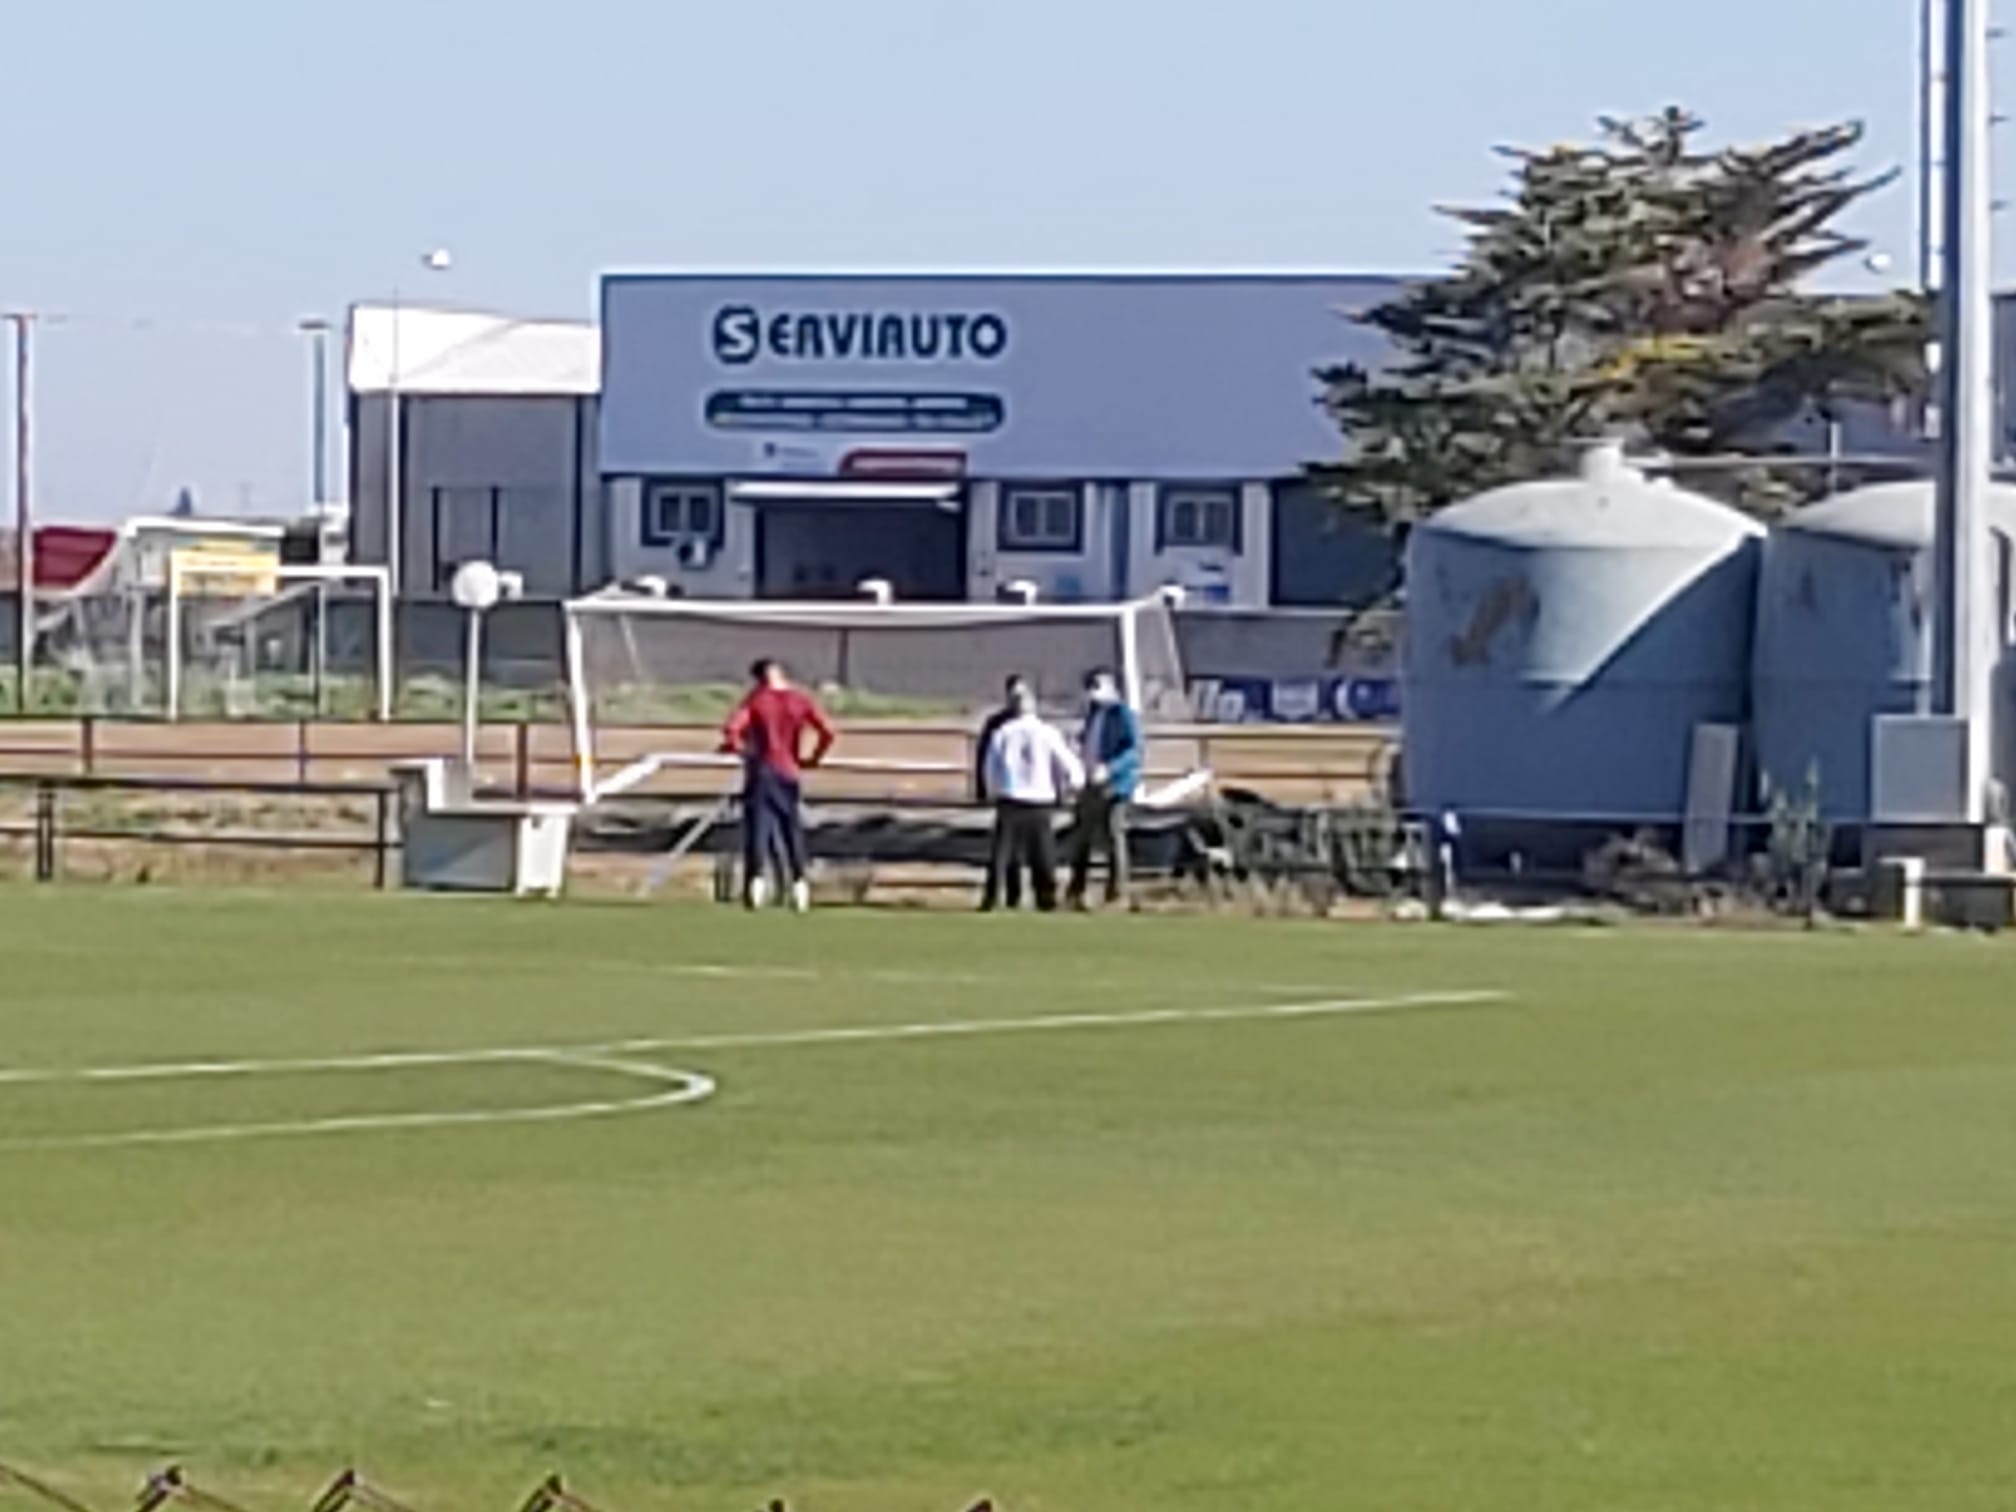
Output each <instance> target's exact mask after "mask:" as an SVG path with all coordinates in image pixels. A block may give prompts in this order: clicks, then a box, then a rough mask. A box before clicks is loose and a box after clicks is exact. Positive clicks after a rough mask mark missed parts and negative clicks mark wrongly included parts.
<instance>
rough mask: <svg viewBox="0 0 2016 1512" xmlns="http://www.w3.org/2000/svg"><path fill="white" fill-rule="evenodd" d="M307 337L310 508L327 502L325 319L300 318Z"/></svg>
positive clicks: (327, 416) (317, 507)
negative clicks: (302, 319)
mask: <svg viewBox="0 0 2016 1512" xmlns="http://www.w3.org/2000/svg"><path fill="white" fill-rule="evenodd" d="M300 330H301V333H302V334H303V335H304V336H306V337H307V338H308V363H309V368H308V393H309V401H308V402H309V406H310V407H309V414H308V448H309V452H308V487H309V490H310V493H309V497H308V503H309V504H310V506H311V507H313V508H314V509H318V510H319V509H320V508H321V506H323V505H324V504H327V503H328V502H329V322H328V321H326V320H322V319H320V318H316V319H312V320H304V321H302V322H301V326H300Z"/></svg>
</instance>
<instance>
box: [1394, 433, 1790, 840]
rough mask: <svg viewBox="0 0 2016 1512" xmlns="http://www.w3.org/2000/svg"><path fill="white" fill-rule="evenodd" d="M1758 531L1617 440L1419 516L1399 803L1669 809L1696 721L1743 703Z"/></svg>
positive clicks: (1725, 716)
mask: <svg viewBox="0 0 2016 1512" xmlns="http://www.w3.org/2000/svg"><path fill="white" fill-rule="evenodd" d="M1763 533H1764V532H1763V530H1762V528H1761V527H1760V526H1758V525H1757V523H1756V522H1755V521H1753V520H1751V519H1750V518H1749V517H1748V516H1746V515H1743V514H1741V513H1739V512H1737V511H1736V510H1733V509H1730V508H1728V507H1726V506H1725V505H1722V504H1720V503H1718V502H1716V501H1715V500H1713V499H1709V498H1704V497H1702V496H1701V495H1699V494H1694V493H1690V492H1687V491H1685V490H1683V489H1680V488H1678V487H1675V486H1674V485H1673V484H1671V483H1668V482H1664V481H1661V482H1652V481H1649V480H1647V479H1646V478H1645V477H1643V476H1642V475H1640V474H1638V473H1636V472H1634V471H1632V470H1631V469H1630V468H1629V467H1627V466H1626V465H1625V464H1624V463H1623V462H1622V460H1621V456H1620V454H1619V453H1618V451H1617V450H1616V449H1614V448H1604V449H1601V450H1598V451H1596V452H1594V453H1592V454H1591V456H1590V458H1589V459H1588V462H1587V465H1585V467H1584V470H1583V474H1582V476H1581V477H1579V478H1572V479H1561V480H1556V481H1549V482H1534V483H1519V484H1514V485H1512V486H1510V487H1507V488H1499V489H1493V490H1492V491H1490V492H1488V493H1485V494H1480V495H1479V496H1478V497H1476V498H1474V499H1470V500H1466V501H1465V502H1463V503H1460V504H1455V505H1451V506H1450V507H1449V508H1447V509H1445V510H1443V511H1441V512H1440V513H1439V514H1436V515H1434V516H1432V517H1431V518H1429V519H1428V520H1426V521H1424V522H1422V523H1421V524H1420V525H1418V526H1416V527H1415V529H1414V531H1413V534H1412V537H1411V538H1410V540H1409V541H1408V545H1407V638H1406V651H1405V655H1404V658H1403V663H1402V690H1401V710H1400V713H1401V720H1402V724H1403V733H1404V744H1403V747H1402V750H1403V759H1404V762H1405V781H1406V793H1407V799H1408V802H1409V804H1410V806H1413V807H1416V808H1422V809H1436V810H1440V809H1454V810H1457V811H1458V812H1459V813H1461V812H1466V811H1467V812H1469V813H1471V814H1473V815H1477V816H1479V817H1480V818H1482V816H1483V815H1485V814H1496V815H1504V816H1508V817H1509V816H1512V815H1519V816H1524V817H1528V818H1549V817H1552V818H1558V819H1592V820H1599V819H1608V820H1630V821H1636V820H1645V821H1651V820H1666V821H1672V820H1676V819H1677V818H1678V817H1679V816H1680V815H1681V813H1682V811H1683V810H1684V808H1685V805H1686V792H1687V765H1688V758H1689V751H1690V746H1691V743H1692V735H1693V730H1694V727H1695V726H1696V725H1698V724H1702V723H1734V722H1740V721H1741V720H1742V719H1743V717H1744V714H1745V712H1746V706H1747V702H1748V682H1749V671H1750V626H1751V616H1752V613H1753V612H1754V608H1755V603H1756V591H1757V584H1756V566H1757V548H1758V544H1759V541H1760V539H1761V537H1762V536H1763ZM1487 822H1488V821H1487Z"/></svg>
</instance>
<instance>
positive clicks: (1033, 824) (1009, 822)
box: [987, 685, 1085, 913]
mask: <svg viewBox="0 0 2016 1512" xmlns="http://www.w3.org/2000/svg"><path fill="white" fill-rule="evenodd" d="M1084 785H1085V768H1084V766H1083V765H1082V764H1081V763H1080V762H1079V760H1078V757H1077V754H1076V753H1075V752H1073V751H1072V749H1071V745H1070V742H1069V741H1067V740H1065V738H1064V737H1063V736H1062V735H1061V734H1059V733H1058V731H1057V729H1056V728H1055V727H1054V726H1052V725H1050V724H1047V723H1045V721H1044V719H1043V717H1042V715H1040V714H1038V713H1037V712H1036V700H1035V696H1034V695H1033V694H1032V693H1031V692H1030V691H1029V689H1028V687H1027V686H1026V685H1024V686H1023V687H1021V688H1020V689H1018V690H1017V691H1016V693H1015V716H1014V718H1012V719H1009V720H1007V721H1005V722H1003V723H1002V724H1001V726H1000V727H999V728H998V729H996V730H995V732H994V736H993V739H991V740H990V741H989V742H988V743H987V790H988V792H990V793H991V794H993V796H994V826H995V853H996V854H997V855H999V856H1000V857H1001V864H1002V869H1003V871H1004V873H1006V874H1007V875H1010V876H1012V875H1013V874H1014V873H1016V872H1017V871H1019V870H1020V869H1021V868H1022V867H1025V866H1026V867H1027V868H1028V869H1029V890H1030V892H1031V894H1033V895H1034V897H1035V899H1036V907H1037V908H1038V909H1040V910H1042V911H1043V912H1044V913H1050V912H1051V911H1053V910H1054V909H1055V908H1056V907H1057V829H1056V822H1057V821H1056V816H1057V810H1058V808H1059V807H1061V806H1062V805H1063V804H1064V803H1065V802H1067V801H1068V800H1069V799H1070V797H1071V795H1072V794H1073V793H1075V792H1076V791H1077V790H1078V789H1079V788H1081V787H1083V786H1084ZM1004 881H1005V877H1004ZM1010 895H1011V896H1012V893H1011V894H1010Z"/></svg>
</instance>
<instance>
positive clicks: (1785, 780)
mask: <svg viewBox="0 0 2016 1512" xmlns="http://www.w3.org/2000/svg"><path fill="white" fill-rule="evenodd" d="M1933 507H1934V505H1933V485H1932V484H1931V483H1930V482H1929V481H1922V480H1921V481H1916V482H1906V483H1880V484H1876V485H1873V486H1871V487H1868V488H1857V489H1853V490H1851V491H1849V492H1847V493H1842V494H1836V495H1835V496H1833V497H1832V498H1829V499H1823V500H1821V501H1820V502H1819V503H1817V504H1813V505H1809V506H1808V507H1807V508H1805V509H1802V510H1800V511H1798V512H1797V513H1795V514H1793V515H1791V516H1789V517H1788V518H1786V519H1785V520H1783V521H1781V522H1780V523H1779V524H1778V525H1777V526H1776V527H1775V528H1774V529H1773V530H1772V532H1771V536H1770V539H1769V540H1768V541H1767V542H1766V543H1765V547H1764V561H1763V568H1762V570H1761V572H1760V574H1759V577H1758V590H1757V643H1756V659H1755V666H1754V671H1753V679H1752V692H1751V697H1752V702H1753V706H1754V709H1755V719H1756V745H1757V768H1758V772H1759V775H1760V776H1761V777H1764V778H1767V779H1769V780H1770V781H1771V782H1773V783H1775V784H1777V785H1778V786H1780V787H1783V788H1786V789H1789V790H1793V791H1800V790H1803V788H1804V786H1805V783H1806V779H1807V774H1808V772H1809V771H1817V773H1818V776H1819V785H1820V808H1821V812H1822V813H1823V814H1824V815H1826V817H1827V818H1829V819H1831V820H1834V821H1836V822H1838V823H1847V824H1860V823H1862V822H1864V821H1865V820H1866V819H1867V818H1868V817H1869V804H1870V780H1869V777H1870V774H1869V739H1870V722H1871V720H1873V719H1874V718H1875V716H1876V715H1878V714H1922V713H1926V712H1928V711H1929V710H1930V707H1931V704H1930V697H1931V676H1932V610H1931V595H1932V525H1933ZM1988 515H1989V523H1990V527H1991V530H1992V531H1993V532H1994V535H1995V538H1996V546H1997V549H1996V558H1997V560H1996V561H1995V562H1993V563H1991V569H1990V570H1991V580H1992V581H1994V582H1995V583H1996V584H1997V585H1999V589H2000V595H2001V598H2002V600H2003V603H2004V604H2005V606H2006V603H2007V598H2008V580H2009V561H2008V556H2009V546H2008V542H2009V541H2010V539H2011V538H2012V537H2016V487H2011V486H2010V485H2008V484H2002V483H1998V484H1996V485H1994V486H1993V488H1992V489H1991V490H1990V493H1989V499H1988ZM2001 619H2002V621H2003V623H2004V626H2005V632H2004V633H2005V635H2006V633H2007V632H2006V626H2007V622H2008V619H2009V615H2008V611H2007V608H2006V607H2005V608H2004V609H2003V611H2002V613H2001Z"/></svg>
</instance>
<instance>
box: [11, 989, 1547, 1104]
mask: <svg viewBox="0 0 2016 1512" xmlns="http://www.w3.org/2000/svg"><path fill="white" fill-rule="evenodd" d="M1510 997H1511V994H1510V993H1508V992H1503V991H1498V990H1494V989H1477V990H1463V991H1446V992H1406V993H1398V994H1394V995H1391V996H1386V997H1342V998H1320V999H1316V1000H1313V1001H1309V1002H1298V1003H1245V1004H1240V1005H1238V1006H1236V1007H1230V1008H1149V1009H1140V1010H1136V1011H1133V1012H1112V1013H1053V1014H1042V1015H1038V1016H1034V1017H1028V1018H980V1019H939V1020H932V1021H927V1022H923V1023H910V1024H858V1025H850V1026H844V1027H834V1028H827V1029H778V1030H756V1031H752V1032H745V1033H735V1034H701V1035H685V1036H671V1037H646V1038H637V1039H618V1040H594V1041H590V1042H587V1043H575V1044H560V1045H498V1046H479V1047H477V1048H474V1049H465V1050H387V1051H378V1052H372V1053H366V1054H356V1055H326V1056H305V1057H299V1058H277V1059H262V1060H205V1061H149V1062H140V1063H138V1064H133V1065H115V1066H77V1067H69V1068H62V1067H52V1068H44V1067H21V1068H16V1069H0V1086H36V1085H49V1084H52V1083H63V1082H72V1083H82V1082H138V1081H191V1080H195V1079H197V1078H199V1077H225V1076H284V1075H290V1074H301V1075H308V1074H314V1073H318V1072H339V1071H390V1070H398V1069H405V1068H415V1067H420V1068H424V1067H428V1066H470V1065H482V1064H486V1063H495V1062H511V1061H518V1062H537V1061H546V1062H556V1061H557V1062H562V1063H568V1064H576V1065H582V1066H587V1065H590V1064H591V1062H592V1061H593V1060H594V1059H595V1058H598V1057H604V1058H606V1057H616V1058H619V1059H620V1060H621V1065H622V1069H624V1070H627V1071H632V1072H641V1071H643V1070H645V1067H643V1066H642V1065H640V1064H638V1063H635V1062H631V1061H628V1060H627V1059H622V1058H625V1057H628V1056H632V1055H641V1054H649V1053H652V1052H655V1051H663V1050H739V1049H754V1048H781V1047H788V1046H793V1045H838V1044H859V1043H866V1042H873V1041H877V1040H914V1039H933V1038H945V1037H952V1036H977V1035H988V1034H1037V1033H1045V1032H1057V1031H1062V1030H1070V1029H1127V1028H1145V1027H1149V1026H1152V1025H1157V1024H1183V1023H1224V1022H1232V1021H1237V1020H1242V1019H1273V1018H1325V1017H1335V1016H1342V1015H1345V1014H1356V1013H1392V1012H1397V1011H1400V1010H1404V1009H1409V1008H1461V1007H1474V1006H1481V1005H1483V1004H1487V1003H1500V1002H1505V1001H1507V1000H1508V999H1509V998H1510Z"/></svg>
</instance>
